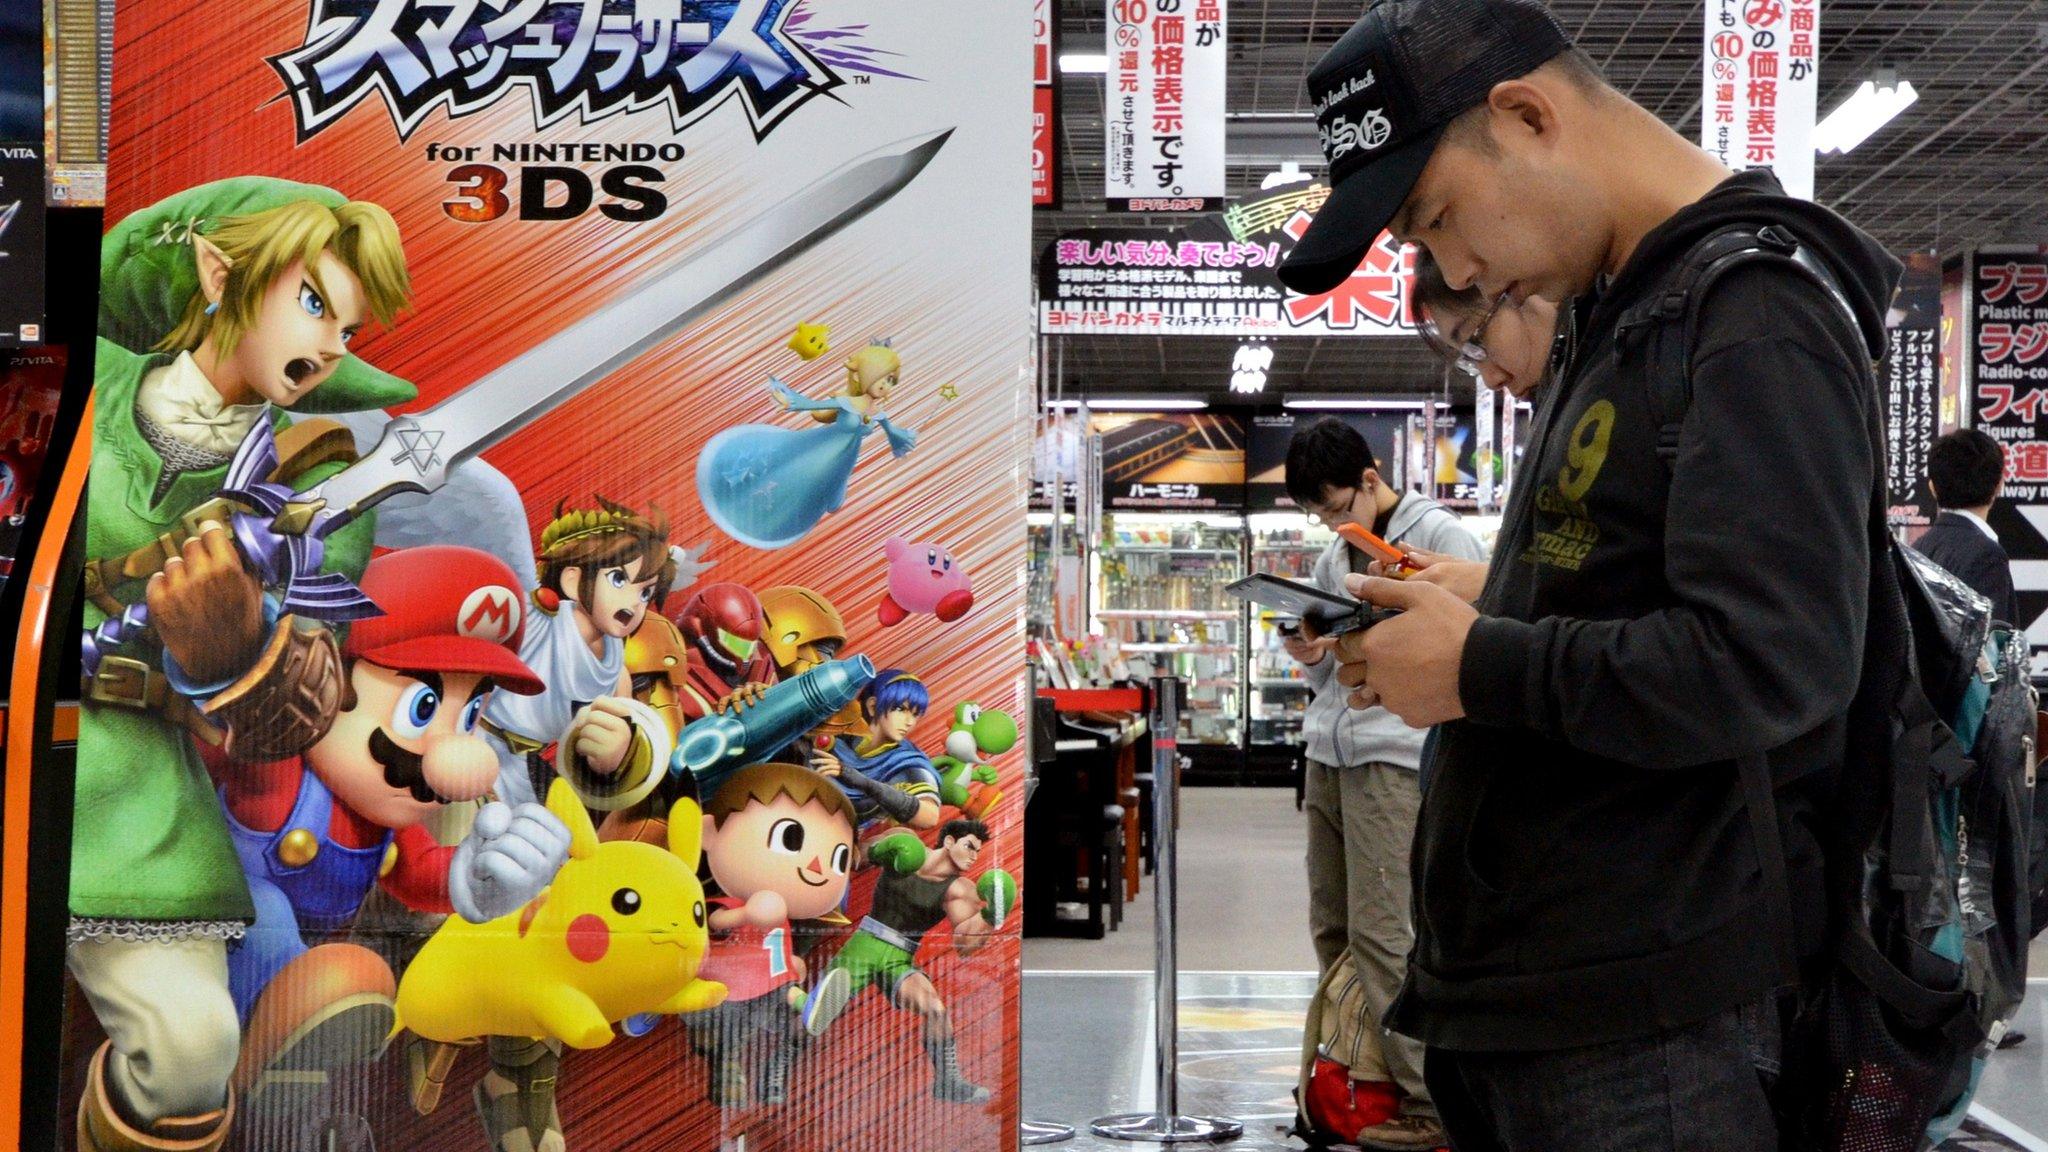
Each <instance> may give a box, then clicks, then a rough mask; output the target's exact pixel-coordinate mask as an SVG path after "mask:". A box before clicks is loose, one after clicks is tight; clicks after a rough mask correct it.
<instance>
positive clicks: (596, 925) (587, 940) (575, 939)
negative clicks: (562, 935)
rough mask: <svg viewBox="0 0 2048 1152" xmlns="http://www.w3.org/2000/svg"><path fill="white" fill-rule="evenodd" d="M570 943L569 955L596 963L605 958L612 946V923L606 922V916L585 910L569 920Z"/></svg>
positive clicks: (587, 962) (588, 962) (586, 961)
mask: <svg viewBox="0 0 2048 1152" xmlns="http://www.w3.org/2000/svg"><path fill="white" fill-rule="evenodd" d="M568 945H569V955H571V956H574V957H575V958H576V959H578V960H581V961H583V962H584V963H585V964H595V963H597V962H598V961H599V960H602V959H604V954H605V952H606V951H608V950H609V949H610V948H611V946H612V929H611V925H609V924H606V923H605V922H604V917H602V916H594V915H591V914H590V913H588V912H585V913H584V914H583V915H581V916H578V917H577V918H576V919H574V920H572V921H570V922H569V933H568Z"/></svg>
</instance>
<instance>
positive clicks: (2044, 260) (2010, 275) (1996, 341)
mask: <svg viewBox="0 0 2048 1152" xmlns="http://www.w3.org/2000/svg"><path fill="white" fill-rule="evenodd" d="M1968 283H1969V287H1970V296H1971V301H1970V304H1971V306H1970V324H1969V332H1968V336H1967V340H1968V343H1969V346H1970V351H1969V353H1968V355H1969V358H1970V361H1971V365H1970V367H1971V384H1972V388H1971V395H1972V397H1973V403H1972V405H1971V406H1970V407H1971V411H1970V416H1971V417H1972V421H1971V422H1972V423H1973V424H1974V426H1975V427H1977V428H1979V429H1981V430H1982V431H1984V432H1985V433H1986V434H1988V435H1989V436H1990V437H1991V438H1992V439H1994V440H1996V441H1998V442H1999V444H2001V445H2003V446H2004V448H2005V491H2004V498H2003V499H2001V500H1999V501H1998V502H1997V503H1996V504H1994V505H1993V506H1992V510H1991V526H1992V527H1993V528H1994V529H1996V530H1997V532H1998V535H1999V540H2000V542H2001V543H2002V544H2004V546H2005V550H2006V554H2007V555H2009V556H2011V557H2012V559H2013V561H2014V564H2013V590H2014V591H2015V592H2016V593H2017V594H2018V598H2019V615H2020V619H2019V620H2018V621H2016V623H2018V624H2019V625H2020V626H2021V627H2024V628H2027V629H2028V633H2029V635H2030V636H2031V637H2032V639H2033V643H2034V674H2035V675H2036V676H2039V675H2042V674H2043V673H2044V672H2048V617H2044V613H2048V583H2044V581H2043V580H2042V579H2041V577H2040V576H2039V575H2036V573H2037V572H2038V571H2040V570H2041V568H2042V565H2041V564H2040V563H2039V562H2040V561H2048V531H2043V525H2048V251H2043V250H2041V249H2034V248H2023V249H2010V248H2008V249H1988V250H1981V251H1979V252H1978V253H1977V256H1976V261H1975V267H1974V269H1973V270H1972V273H1971V276H1970V279H1969V282H1968Z"/></svg>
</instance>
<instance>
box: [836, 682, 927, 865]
mask: <svg viewBox="0 0 2048 1152" xmlns="http://www.w3.org/2000/svg"><path fill="white" fill-rule="evenodd" d="M931 704H932V697H931V693H930V692H928V691H926V689H925V686H924V682H923V681H921V680H919V679H918V678H917V677H915V676H913V675H911V674H910V673H908V672H905V671H904V670H902V669H901V668H884V669H883V670H882V671H880V672H877V673H876V674H875V678H874V679H873V680H872V681H870V682H869V683H868V686H867V687H866V688H864V689H862V691H861V694H860V714H861V718H862V719H864V720H866V721H867V723H868V729H869V732H870V735H869V736H868V737H867V738H866V739H856V738H855V737H853V736H840V737H839V738H837V739H836V740H834V741H833V742H832V745H831V747H830V748H829V749H819V750H818V751H816V752H814V753H812V755H811V766H812V767H813V768H816V769H817V770H818V771H819V772H820V773H822V774H823V775H826V776H830V777H832V778H833V779H834V780H836V781H837V782H838V784H839V788H840V790H841V791H842V792H845V793H846V797H847V799H849V800H851V801H853V809H854V811H855V812H856V813H858V814H859V815H860V821H861V825H862V827H866V826H868V825H870V824H874V823H876V822H878V821H880V820H882V819H883V818H885V817H886V818H887V819H890V820H893V821H895V822H896V823H898V824H903V825H907V826H909V827H911V828H915V829H919V830H923V829H927V828H936V827H938V824H939V773H938V770H937V769H935V768H933V767H932V762H931V759H930V757H927V756H926V755H925V754H924V752H923V751H922V750H921V749H919V748H918V746H917V745H915V744H912V743H911V742H910V733H911V731H912V730H913V729H915V728H916V727H917V724H918V721H920V720H922V719H924V714H925V711H926V710H927V709H929V708H930V707H931Z"/></svg>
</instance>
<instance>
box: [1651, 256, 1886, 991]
mask: <svg viewBox="0 0 2048 1152" xmlns="http://www.w3.org/2000/svg"><path fill="white" fill-rule="evenodd" d="M1759 260H1777V261H1789V262H1790V263H1792V264H1794V265H1796V266H1798V267H1800V268H1802V269H1804V270H1805V272H1806V274H1807V275H1808V276H1810V277H1811V278H1812V279H1813V280H1814V281H1815V282H1817V283H1818V284H1819V285H1820V286H1821V288H1822V289H1823V290H1824V291H1826V293H1827V294H1828V297H1829V298H1830V299H1831V300H1833V301H1834V302H1835V305H1836V307H1837V308H1838V309H1839V310H1840V313H1841V319H1842V320H1843V322H1845V323H1847V324H1848V325H1849V327H1850V330H1851V332H1852V333H1853V332H1856V331H1857V329H1858V324H1857V321H1856V313H1855V310H1854V309H1853V308H1851V307H1850V305H1849V300H1848V297H1847V296H1846V295H1845V294H1844V293H1843V291H1842V289H1841V285H1840V284H1839V283H1838V282H1837V281H1836V279H1835V275H1834V273H1833V271H1831V270H1830V269H1829V268H1828V266H1827V264H1826V262H1825V261H1823V260H1821V259H1820V258H1819V257H1818V256H1816V255H1814V254H1813V253H1812V252H1811V251H1809V250H1808V249H1806V248H1805V247H1803V246H1801V245H1800V243H1799V241H1798V240H1797V239H1796V238H1794V237H1793V236H1792V235H1791V234H1790V233H1789V232H1786V231H1785V230H1784V229H1782V228H1779V227H1778V226H1777V225H1765V226H1762V227H1755V226H1752V225H1748V224H1736V225H1731V226H1729V227H1726V228H1723V229H1720V230H1718V231H1715V232H1711V233H1709V234H1708V235H1707V236H1706V237H1705V238H1703V239H1701V240H1700V241H1699V242H1698V243H1696V244H1694V245H1693V247H1692V248H1691V249H1690V250H1689V251H1688V252H1687V253H1686V255H1685V258H1684V259H1683V260H1682V261H1681V262H1680V263H1679V266H1678V268H1677V270H1676V271H1675V272H1673V273H1672V274H1671V275H1670V276H1669V277H1667V278H1666V280H1665V282H1664V283H1663V284H1662V285H1661V286H1660V287H1659V288H1658V290H1657V291H1655V292H1653V293H1651V294H1650V295H1649V296H1647V297H1645V298H1644V299H1642V300H1640V301H1637V302H1636V303H1635V304H1633V305H1631V306H1630V307H1629V308H1628V309H1627V310H1626V311H1624V312H1623V313H1622V315H1621V318H1620V320H1619V321H1617V323H1616V326H1615V345H1616V350H1617V354H1618V355H1620V356H1622V357H1624V358H1633V359H1635V360H1636V362H1637V363H1638V364H1639V366H1640V371H1641V374H1642V380H1643V387H1644V390H1645V391H1646V393H1647V394H1648V398H1649V404H1650V412H1651V414H1652V415H1653V416H1655V417H1656V420H1657V456H1658V458H1659V459H1661V460H1663V461H1664V465H1665V467H1666V468H1670V467H1671V466H1672V465H1674V464H1675V463H1676V462H1677V459H1678V447H1679V441H1680V437H1681V435H1682V434H1683V433H1684V430H1685V417H1686V412H1687V411H1688V410H1689V409H1690V408H1691V407H1692V349H1693V346H1694V344H1695V343H1697V338H1698V328H1699V314H1700V307H1701V304H1702V303H1703V302H1704V301H1705V300H1706V298H1707V294H1708V293H1709V292H1710V291H1711V290H1712V289H1713V287H1714V285H1715V284H1716V283H1718V282H1719V281H1720V280H1721V278H1722V277H1724V276H1726V275H1728V274H1729V273H1730V272H1733V271H1735V270H1736V269H1737V268H1740V267H1743V266H1744V265H1747V264H1749V263H1752V262H1754V261H1759ZM1866 413H1867V415H1868V417H1869V420H1870V421H1871V423H1870V427H1871V428H1872V429H1873V433H1874V434H1876V435H1877V437H1878V438H1877V439H1876V440H1875V441H1874V442H1873V443H1874V446H1875V448H1876V451H1877V452H1878V453H1879V463H1880V467H1879V469H1878V472H1877V475H1878V483H1877V485H1876V486H1875V488H1874V489H1873V492H1872V499H1871V512H1870V515H1871V517H1872V518H1873V520H1872V523H1873V524H1875V525H1878V526H1879V527H1877V528H1876V529H1874V531H1875V532H1877V533H1878V534H1880V536H1882V538H1883V539H1887V540H1888V539H1889V534H1888V533H1885V532H1884V529H1883V528H1882V525H1883V524H1884V522H1885V509H1886V505H1887V499H1886V494H1885V490H1884V485H1883V477H1884V475H1885V473H1884V470H1883V468H1882V455H1883V450H1884V441H1883V438H1882V434H1881V432H1882V430H1881V429H1880V428H1879V427H1878V425H1877V424H1876V423H1875V421H1876V419H1877V415H1876V409H1875V407H1874V406H1870V407H1867V408H1866ZM1878 539H1879V536H1873V542H1874V547H1873V551H1872V553H1871V557H1870V563H1871V565H1872V570H1873V579H1875V578H1876V577H1875V573H1876V566H1877V565H1878V564H1880V563H1882V562H1884V557H1885V555H1886V554H1885V553H1884V552H1882V551H1881V550H1879V548H1880V547H1881V546H1875V541H1877V540H1878ZM1874 610H1875V606H1874V605H1873V611H1874ZM1736 768H1737V771H1738V773H1739V775H1740V779H1741V784H1742V798H1743V807H1744V808H1746V809H1747V810H1748V812H1749V825H1750V836H1751V839H1752V842H1753V843H1754V846H1755V850H1756V857H1757V867H1758V869H1759V871H1760V872H1761V878H1762V881H1763V890H1764V891H1763V895H1764V901H1765V905H1766V908H1767V910H1768V912H1769V914H1770V918H1771V921H1772V929H1771V935H1772V936H1773V937H1774V948H1773V951H1774V952H1775V953H1776V955H1777V961H1778V968H1779V976H1780V979H1782V980H1783V981H1784V982H1785V983H1786V984H1787V985H1796V984H1797V983H1798V982H1799V978H1800V973H1799V953H1798V944H1797V939H1796V937H1797V933H1796V930H1795V926H1794V922H1793V918H1792V885H1791V879H1790V877H1789V876H1788V875H1787V871H1786V858H1785V847H1784V841H1783V838H1782V836H1781V835H1780V833H1779V828H1778V805H1777V798H1776V782H1775V780H1774V779H1773V777H1772V775H1771V765H1770V758H1769V754H1768V753H1766V752H1755V753H1751V754H1749V755H1746V756H1743V757H1741V758H1740V759H1739V760H1738V761H1737V762H1736ZM1908 835H1909V836H1910V833H1908ZM1909 858H1912V859H1917V858H1918V857H1909Z"/></svg>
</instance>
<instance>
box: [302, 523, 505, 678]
mask: <svg viewBox="0 0 2048 1152" xmlns="http://www.w3.org/2000/svg"><path fill="white" fill-rule="evenodd" d="M358 583H359V584H360V585H361V586H362V589H363V592H364V594H366V595H368V596H369V598H370V599H371V600H373V601H375V602H376V605H377V607H379V608H381V609H383V610H384V615H382V616H378V617H376V618H374V619H370V620H358V621H356V622H355V623H354V624H351V625H349V629H348V642H347V643H345V644H343V645H342V649H341V654H342V655H343V656H346V657H349V658H351V659H360V660H368V661H369V662H370V663H372V664H375V665H378V666H379V667H382V668H392V669H408V670H414V671H421V672H479V673H482V674H484V675H487V676H489V677H491V679H493V680H495V681H496V682H497V684H498V686H499V687H501V688H504V689H505V690H506V691H508V692H516V693H518V694H519V695H521V696H531V695H533V694H534V693H536V692H539V691H541V690H542V689H543V688H545V687H546V685H544V684H543V683H541V679H540V677H538V676H536V675H534V673H533V669H531V668H528V667H527V666H526V665H525V663H524V662H522V661H521V660H520V659H519V640H520V637H522V636H524V635H525V633H526V611H525V608H526V601H525V598H524V597H522V596H521V595H520V594H519V592H518V584H519V578H518V577H516V576H514V575H513V574H512V569H511V568H510V567H509V566H507V565H506V564H505V562H504V561H502V560H500V559H498V558H497V557H496V556H493V555H491V554H490V553H488V552H480V551H478V550H476V549H475V548H462V547H458V546H456V545H452V544H431V545H428V546H426V547H423V548H402V549H400V550H398V551H396V552H387V553H385V554H384V555H382V556H379V557H377V558H376V559H375V560H372V561H370V565H369V567H368V568H366V569H364V570H363V578H362V580H360V581H359V582H358Z"/></svg>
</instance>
